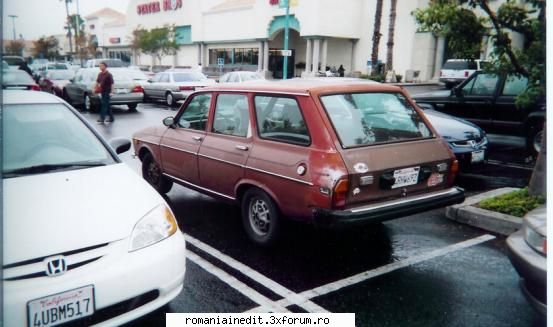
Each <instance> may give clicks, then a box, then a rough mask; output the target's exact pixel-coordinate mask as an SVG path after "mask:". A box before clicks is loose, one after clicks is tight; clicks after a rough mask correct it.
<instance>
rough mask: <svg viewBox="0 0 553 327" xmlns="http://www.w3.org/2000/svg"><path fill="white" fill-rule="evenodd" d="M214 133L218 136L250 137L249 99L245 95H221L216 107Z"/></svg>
mask: <svg viewBox="0 0 553 327" xmlns="http://www.w3.org/2000/svg"><path fill="white" fill-rule="evenodd" d="M211 131H212V132H214V133H218V134H226V135H234V136H242V137H246V136H248V135H249V134H250V133H251V132H250V112H249V110H248V98H247V96H245V95H243V94H220V95H219V96H218V97H217V104H216V105H215V116H214V120H213V128H212V129H211Z"/></svg>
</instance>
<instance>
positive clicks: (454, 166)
mask: <svg viewBox="0 0 553 327" xmlns="http://www.w3.org/2000/svg"><path fill="white" fill-rule="evenodd" d="M458 172H459V161H457V159H455V160H452V161H451V167H450V168H449V173H448V175H447V184H448V185H452V184H453V182H454V181H455V176H457V173H458Z"/></svg>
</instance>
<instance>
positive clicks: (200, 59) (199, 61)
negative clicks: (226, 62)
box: [193, 43, 203, 67]
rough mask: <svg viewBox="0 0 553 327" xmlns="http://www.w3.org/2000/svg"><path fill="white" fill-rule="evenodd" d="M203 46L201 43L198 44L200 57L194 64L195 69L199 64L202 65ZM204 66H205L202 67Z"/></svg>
mask: <svg viewBox="0 0 553 327" xmlns="http://www.w3.org/2000/svg"><path fill="white" fill-rule="evenodd" d="M202 50H203V49H202V44H201V43H198V57H197V60H196V62H194V63H193V67H196V65H198V64H201V63H202V52H203V51H202ZM202 66H203V65H202Z"/></svg>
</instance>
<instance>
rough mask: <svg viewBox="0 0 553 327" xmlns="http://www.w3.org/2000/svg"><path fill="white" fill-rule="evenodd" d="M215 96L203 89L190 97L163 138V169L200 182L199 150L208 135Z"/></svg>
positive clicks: (192, 182)
mask: <svg viewBox="0 0 553 327" xmlns="http://www.w3.org/2000/svg"><path fill="white" fill-rule="evenodd" d="M211 97H212V95H211V93H200V94H196V95H195V96H194V97H193V98H191V99H190V101H187V104H186V105H185V106H183V108H182V109H181V111H180V112H179V114H178V115H177V116H176V117H175V124H174V125H173V126H172V127H170V128H168V129H167V131H166V132H165V134H164V135H163V137H162V138H161V142H160V152H161V163H162V167H163V171H164V172H165V173H167V174H169V175H171V176H172V177H173V178H176V179H178V180H180V181H181V182H184V183H190V184H194V185H199V174H198V151H199V149H200V145H201V144H202V142H203V141H204V138H205V136H206V129H207V121H208V117H209V112H210V108H211Z"/></svg>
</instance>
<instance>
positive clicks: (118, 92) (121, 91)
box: [115, 89, 129, 94]
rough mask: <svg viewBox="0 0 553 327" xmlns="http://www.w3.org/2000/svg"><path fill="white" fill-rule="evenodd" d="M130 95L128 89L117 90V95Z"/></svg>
mask: <svg viewBox="0 0 553 327" xmlns="http://www.w3.org/2000/svg"><path fill="white" fill-rule="evenodd" d="M126 93H129V90H127V89H115V94H126Z"/></svg>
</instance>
